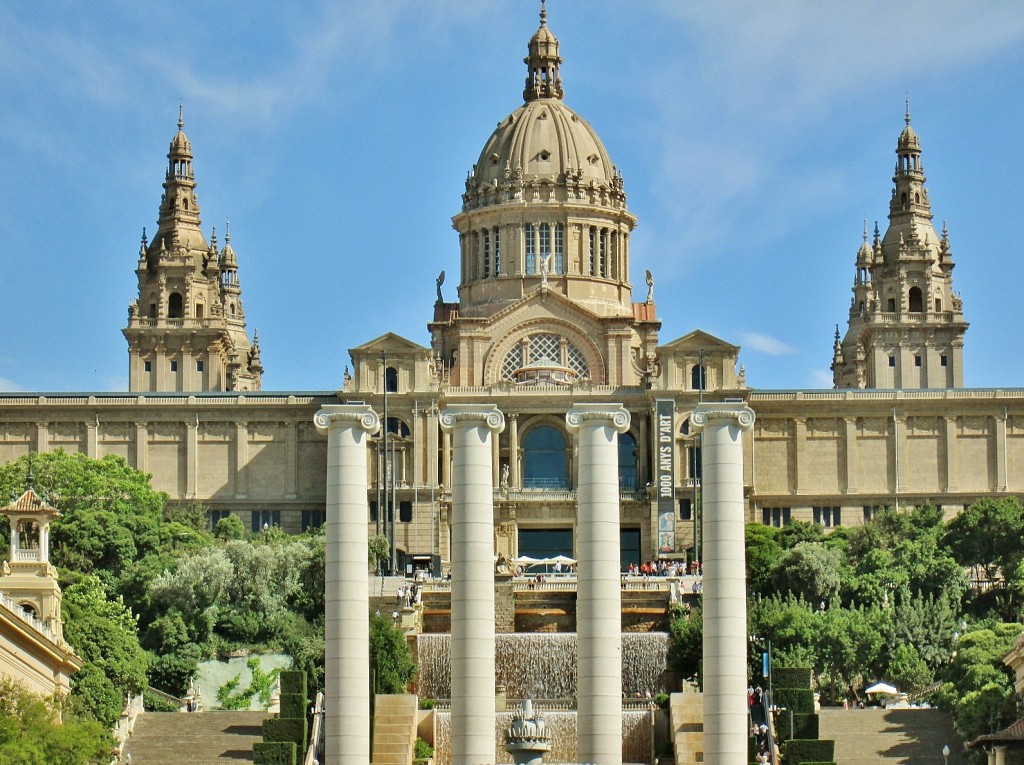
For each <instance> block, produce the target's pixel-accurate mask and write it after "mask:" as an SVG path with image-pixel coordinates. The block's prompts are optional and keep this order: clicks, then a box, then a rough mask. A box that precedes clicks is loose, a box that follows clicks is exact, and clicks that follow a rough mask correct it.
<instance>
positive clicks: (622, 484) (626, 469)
mask: <svg viewBox="0 0 1024 765" xmlns="http://www.w3.org/2000/svg"><path fill="white" fill-rule="evenodd" d="M636 457H637V454H636V439H635V438H633V435H632V434H631V433H623V434H622V435H621V436H619V488H620V489H635V488H636V478H637V469H636Z"/></svg>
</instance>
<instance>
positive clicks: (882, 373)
mask: <svg viewBox="0 0 1024 765" xmlns="http://www.w3.org/2000/svg"><path fill="white" fill-rule="evenodd" d="M905 122H906V125H905V127H904V128H903V132H902V133H900V137H899V140H898V141H897V143H896V170H895V173H894V174H893V178H892V180H893V190H892V198H891V200H890V202H889V227H888V228H887V229H886V231H885V235H884V236H879V231H878V226H877V225H876V226H875V232H874V239H873V240H872V242H871V243H870V244H869V243H868V233H867V227H866V226H865V229H864V242H863V244H862V245H861V247H860V249H859V250H858V251H857V260H856V274H855V276H854V282H853V298H852V300H851V302H850V315H849V324H848V328H847V331H846V335H845V337H844V338H843V339H842V341H840V339H839V331H838V328H837V330H836V338H835V342H834V344H833V348H832V354H833V356H832V376H833V383H834V385H835V387H837V388H960V387H963V384H964V377H963V344H964V333H965V332H966V331H967V326H968V324H967V322H966V321H964V315H963V302H962V301H961V299H960V296H959V295H957V294H956V293H955V292H954V291H953V266H954V263H953V254H952V251H951V248H950V243H949V232H948V230H947V228H946V226H945V225H943V227H942V235H941V236H940V235H938V234H936V233H935V229H934V228H933V226H932V209H931V201H930V200H929V198H928V190H927V188H925V175H924V165H923V163H922V161H921V143H920V141H919V140H918V137H917V133H916V132H915V130H914V128H913V127H911V125H910V105H909V103H908V104H907V111H906V116H905Z"/></svg>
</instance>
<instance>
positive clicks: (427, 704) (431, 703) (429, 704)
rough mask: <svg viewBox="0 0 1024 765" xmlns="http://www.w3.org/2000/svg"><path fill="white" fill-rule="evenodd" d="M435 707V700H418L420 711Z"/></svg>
mask: <svg viewBox="0 0 1024 765" xmlns="http://www.w3.org/2000/svg"><path fill="white" fill-rule="evenodd" d="M436 705H437V700H436V699H425V698H424V699H420V709H433V708H434V707H435V706H436Z"/></svg>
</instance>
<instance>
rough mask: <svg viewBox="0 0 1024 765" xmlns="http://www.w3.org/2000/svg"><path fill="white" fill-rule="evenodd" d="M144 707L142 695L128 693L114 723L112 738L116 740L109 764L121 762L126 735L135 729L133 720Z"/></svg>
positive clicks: (126, 740)
mask: <svg viewBox="0 0 1024 765" xmlns="http://www.w3.org/2000/svg"><path fill="white" fill-rule="evenodd" d="M144 711H145V709H144V708H143V704H142V695H141V694H140V695H138V696H132V695H131V694H130V693H129V694H128V696H127V698H126V699H125V702H124V707H123V708H122V709H121V716H120V717H119V718H118V720H117V722H116V723H114V730H113V734H114V740H115V741H116V742H117V743H116V744H115V745H114V757H113V759H112V760H111V761H110V765H118V763H120V762H121V757H122V756H123V755H124V747H125V744H127V743H128V737H129V736H131V735H132V731H134V730H135V720H136V719H137V718H138V716H139V715H140V714H142V712H144Z"/></svg>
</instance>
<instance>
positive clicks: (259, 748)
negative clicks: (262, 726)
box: [252, 741, 295, 765]
mask: <svg viewBox="0 0 1024 765" xmlns="http://www.w3.org/2000/svg"><path fill="white" fill-rule="evenodd" d="M252 765H295V743H294V742H292V741H257V742H256V743H255V744H253V745H252Z"/></svg>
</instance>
